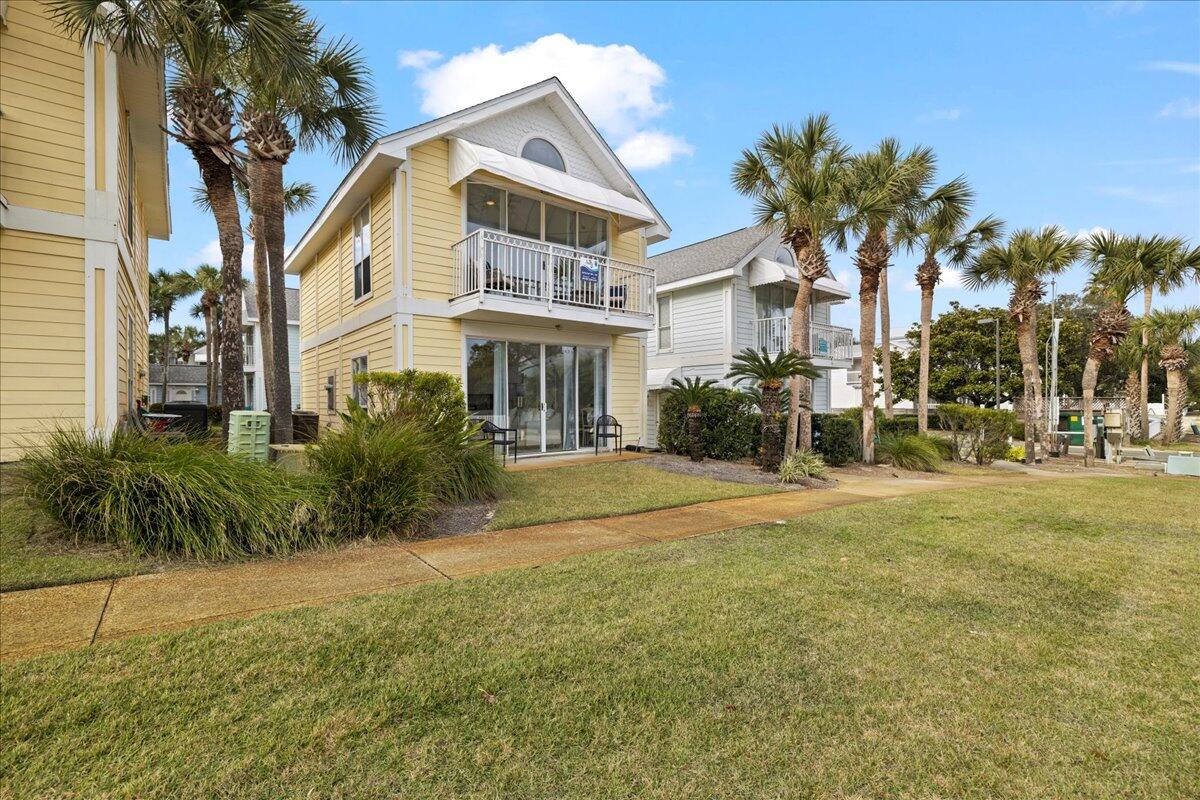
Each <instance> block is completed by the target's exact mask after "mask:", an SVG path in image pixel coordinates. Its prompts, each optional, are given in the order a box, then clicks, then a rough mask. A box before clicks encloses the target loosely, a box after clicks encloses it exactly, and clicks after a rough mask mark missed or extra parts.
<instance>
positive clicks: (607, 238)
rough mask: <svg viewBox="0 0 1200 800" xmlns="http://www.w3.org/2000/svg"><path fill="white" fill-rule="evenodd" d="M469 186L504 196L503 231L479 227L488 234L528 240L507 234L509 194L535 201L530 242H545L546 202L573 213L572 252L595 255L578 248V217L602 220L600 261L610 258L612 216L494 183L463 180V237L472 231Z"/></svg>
mask: <svg viewBox="0 0 1200 800" xmlns="http://www.w3.org/2000/svg"><path fill="white" fill-rule="evenodd" d="M531 138H538V139H540V138H545V137H540V136H538V137H531ZM547 141H548V140H547ZM472 185H478V186H487V187H490V188H492V189H495V190H497V191H499V192H503V193H504V208H505V213H504V214H503V220H504V228H503V229H497V228H489V227H487V226H480V227H481V228H483V229H484V230H489V231H490V230H495V231H497V232H498V233H503V234H507V235H508V236H516V237H518V238H522V239H525V238H528V237H525V236H521V235H520V234H518V233H509V231H508V212H507V209H508V196H509V195H510V194H515V195H517V196H518V197H524V198H525V199H527V200H534V201H536V202H537V203H538V204H539V206H540V215H539V216H540V218H541V219H540V222H539V227H538V238H537V239H534V240H531V241H538V242H546V204H547V203H549V204H550V205H553V206H558V207H559V208H561V209H563V210H564V211H570V212H572V213H573V214H575V244H574V245H573V246H572V247H571V249H572V250H577V251H579V252H580V253H589V254H591V255H597V254H595V253H592V252H591V251H590V250H584V249H582V248H581V247H580V246H579V215H580V214H586V215H588V216H589V217H594V218H595V219H598V220H603V222H604V251H605V252H604V254H603V255H601V256H600V257H601V258H612V257H613V255H612V253H613V227H614V225H613V220H612V215H610V214H607V213H604V212H601V213H599V214H597V213H596V211H597V210H598V209H588V208H587V207H586V206H581V205H580V204H579V203H574V202H572V201H570V200H567V199H565V198H561V197H555V196H554V195H541V196H539V195H538V193H536V192H533V191H530V192H514V191H512V190H511V189H509V188H508V187H507V186H501V185H499V184H496V183H489V182H488V181H466V186H467V189H466V190H465V191H463V192H462V229H463V236H467V235H469V234H470V233H471V231H470V230H469V228H468V226H469V225H470V218H469V213H470V209H469V207H468V203H467V193H468V192H469V191H470V187H471V186H472ZM546 243H547V244H549V242H546ZM554 246H555V247H565V245H560V244H556V245H554Z"/></svg>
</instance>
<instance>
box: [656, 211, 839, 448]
mask: <svg viewBox="0 0 1200 800" xmlns="http://www.w3.org/2000/svg"><path fill="white" fill-rule="evenodd" d="M647 263H648V264H649V265H650V266H651V267H653V268H654V271H655V274H656V275H657V278H658V289H657V304H656V315H655V330H654V331H653V332H652V333H651V334H650V336H649V341H648V342H647V348H646V354H647V367H648V369H647V377H646V390H647V437H646V439H647V444H648V445H649V446H650V447H656V446H657V445H658V406H659V400H660V396H661V394H662V391H663V390H664V389H668V388H670V386H671V380H672V379H673V378H692V377H699V378H706V379H713V380H716V381H717V382H718V383H720V384H721V385H723V386H729V385H730V383H731V382H730V381H728V380H726V379H725V376H726V374H728V372H729V369H730V366H731V364H732V361H733V356H734V355H735V354H737V353H739V352H741V351H742V350H745V349H746V348H753V349H755V350H758V349H761V348H764V347H765V348H766V349H767V350H768V351H769V352H770V353H772V354H774V353H778V352H779V351H780V350H782V349H784V348H787V347H790V342H791V324H792V319H791V316H792V315H791V309H792V305H793V303H794V301H795V299H796V288H797V286H798V280H799V273H798V272H797V269H796V263H795V260H794V259H793V257H792V253H791V250H790V248H788V247H787V246H785V245H784V244H782V243H781V242H780V240H779V235H778V229H777V228H775V227H774V226H757V227H752V228H742V229H741V230H737V231H733V232H731V233H727V234H724V235H722V236H716V237H714V238H712V239H706V240H704V241H702V242H697V243H695V244H692V245H688V246H687V247H681V248H679V249H677V250H671V251H669V252H666V253H661V254H659V255H656V256H653V257H651V258H650V259H648V260H647ZM849 297H850V290H849V289H848V288H847V287H845V286H844V285H842V284H841V283H839V282H838V281H837V280H835V279H834V278H833V276H832V275H827V276H826V277H824V278H821V279H820V280H818V281H817V282H816V283H815V284H814V286H813V298H812V342H811V345H810V346H811V351H812V360H813V366H815V367H816V368H817V369H819V370H821V372H822V375H821V377H819V378H817V379H816V380H815V381H813V398H812V406H813V410H814V411H817V412H824V411H828V410H829V408H830V379H829V374H830V372H831V371H835V370H838V369H841V370H842V371H845V370H846V369H848V368H849V367H850V347H851V346H852V343H853V341H854V332H853V331H851V330H850V329H849V328H842V327H838V326H836V325H831V324H830V322H829V319H830V317H829V314H830V309H831V308H832V307H833V305H834V304H836V303H843V302H845V301H846V300H847V299H849Z"/></svg>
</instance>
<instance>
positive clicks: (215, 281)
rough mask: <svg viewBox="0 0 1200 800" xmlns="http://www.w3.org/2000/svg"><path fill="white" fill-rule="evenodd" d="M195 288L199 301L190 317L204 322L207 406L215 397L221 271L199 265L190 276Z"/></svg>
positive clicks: (205, 265)
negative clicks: (198, 294) (198, 291)
mask: <svg viewBox="0 0 1200 800" xmlns="http://www.w3.org/2000/svg"><path fill="white" fill-rule="evenodd" d="M192 279H193V280H194V281H195V282H196V288H197V289H199V290H200V300H199V302H197V303H196V305H195V306H193V308H192V316H193V317H200V318H201V319H203V320H204V353H205V356H206V358H205V361H206V362H207V363H206V364H205V367H206V371H205V381H204V382H205V392H206V393H207V396H208V403H209V405H215V404H214V403H213V400H214V398H216V396H217V388H216V381H217V374H218V373H217V353H218V352H220V347H221V346H220V332H219V330H218V325H216V324H215V323H216V322H217V319H218V318H217V316H216V315H217V310H218V307H219V306H220V303H221V270H219V269H217V268H216V267H214V266H213V265H212V264H201V265H200V266H198V267H196V271H195V272H194V273H193V275H192Z"/></svg>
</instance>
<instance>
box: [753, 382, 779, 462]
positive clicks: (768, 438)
mask: <svg viewBox="0 0 1200 800" xmlns="http://www.w3.org/2000/svg"><path fill="white" fill-rule="evenodd" d="M761 389H762V442H760V443H759V448H758V452H759V460H760V462H761V467H762V471H763V472H778V471H779V461H780V458H779V456H780V448H779V390H778V389H776V388H773V387H768V386H763V387H761Z"/></svg>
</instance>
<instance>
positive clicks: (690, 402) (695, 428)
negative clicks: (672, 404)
mask: <svg viewBox="0 0 1200 800" xmlns="http://www.w3.org/2000/svg"><path fill="white" fill-rule="evenodd" d="M716 383H717V382H716V381H714V380H701V379H700V378H684V379H683V380H679V378H672V379H671V388H670V389H668V390H667V391H668V392H669V393H670V394H671V396H673V397H675V398H677V399H678V400H679V402H681V403H683V406H684V408H685V409H686V410H687V432H688V455H689V456H690V457H691V459H692V461H703V460H704V441H703V431H702V430H701V428H700V417H701V415H702V414H703V413H704V401H705V400H707V399H708V396H709V394H711V393H712V387H713V386H715V385H716Z"/></svg>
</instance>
